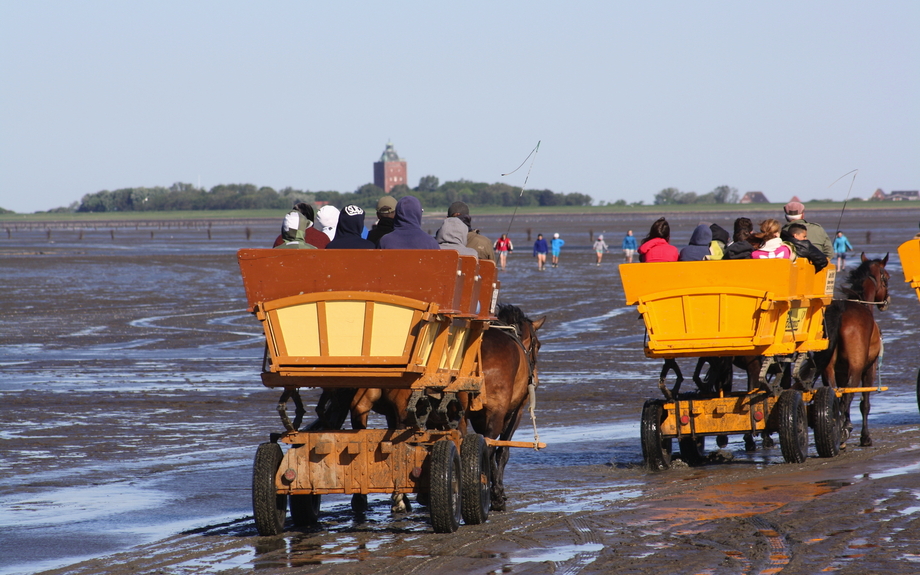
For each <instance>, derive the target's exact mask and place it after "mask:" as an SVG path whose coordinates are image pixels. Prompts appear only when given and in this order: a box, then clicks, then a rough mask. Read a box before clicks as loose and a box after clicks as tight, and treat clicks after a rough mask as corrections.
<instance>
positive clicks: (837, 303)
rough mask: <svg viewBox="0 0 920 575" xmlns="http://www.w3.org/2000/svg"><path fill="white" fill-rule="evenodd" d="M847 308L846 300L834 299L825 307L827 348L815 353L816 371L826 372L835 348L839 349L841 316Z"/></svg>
mask: <svg viewBox="0 0 920 575" xmlns="http://www.w3.org/2000/svg"><path fill="white" fill-rule="evenodd" d="M845 308H846V302H845V301H841V300H834V301H832V302H831V305H829V306H828V307H826V308H825V309H824V335H825V336H827V349H825V350H824V351H819V352H816V353H815V356H814V359H815V368H816V373H824V370H825V369H826V368H827V366H828V364H829V363H830V362H831V356H833V355H834V350H835V349H837V342H838V341H839V340H840V318H841V316H843V311H844V309H845Z"/></svg>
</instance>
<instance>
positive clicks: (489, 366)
mask: <svg viewBox="0 0 920 575" xmlns="http://www.w3.org/2000/svg"><path fill="white" fill-rule="evenodd" d="M496 316H497V317H498V322H493V324H494V325H495V326H496V327H492V328H490V329H488V330H486V331H485V333H484V334H483V336H482V371H483V384H482V385H483V394H482V395H483V396H484V399H483V409H481V410H479V411H467V412H466V413H467V418H468V419H469V422H470V424H471V425H472V426H473V430H474V431H476V433H479V434H482V435H483V436H485V437H487V438H489V439H500V440H502V441H508V440H510V439H511V437H512V436H513V435H514V432H515V430H517V428H518V425H519V424H520V422H521V416H522V415H523V413H524V410H525V409H526V407H527V405H528V404H529V403H530V401H531V393H532V392H533V390H535V389H536V386H537V383H538V378H537V352H538V351H539V350H540V341H539V340H538V339H537V330H538V329H540V328H541V327H543V323H544V322H545V321H546V317H542V318H540V319H538V320H535V321H534V320H531V319H529V318H528V317H527V316H525V315H524V312H522V311H521V310H520V308H518V307H516V306H513V305H508V304H500V305H499V307H498V313H497V314H496ZM501 327H504V328H506V329H498V328H501ZM509 455H510V448H509V447H504V446H499V447H495V446H489V462H490V466H491V473H492V484H491V489H490V491H491V499H492V505H491V508H492V510H493V511H504V510H505V502H506V501H507V497H506V496H505V483H504V475H505V465H507V463H508V457H509Z"/></svg>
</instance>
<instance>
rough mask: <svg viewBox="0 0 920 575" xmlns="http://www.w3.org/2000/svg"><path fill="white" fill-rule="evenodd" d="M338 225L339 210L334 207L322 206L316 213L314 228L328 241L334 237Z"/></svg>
mask: <svg viewBox="0 0 920 575" xmlns="http://www.w3.org/2000/svg"><path fill="white" fill-rule="evenodd" d="M338 225H339V209H338V208H336V207H335V206H323V207H321V208H320V209H319V210H318V211H317V212H316V223H315V226H316V227H317V228H319V230H320V231H321V232H323V233H324V234H326V235H327V236H328V237H329V239H330V240H331V239H332V238H334V237H335V228H336V227H337V226H338Z"/></svg>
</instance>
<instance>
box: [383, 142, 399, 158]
mask: <svg viewBox="0 0 920 575" xmlns="http://www.w3.org/2000/svg"><path fill="white" fill-rule="evenodd" d="M380 161H381V162H398V161H400V160H399V154H397V153H396V150H395V149H393V142H387V149H386V150H384V151H383V153H382V154H380Z"/></svg>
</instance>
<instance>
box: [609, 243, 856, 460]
mask: <svg viewBox="0 0 920 575" xmlns="http://www.w3.org/2000/svg"><path fill="white" fill-rule="evenodd" d="M620 277H621V279H622V282H623V287H624V290H625V293H626V303H627V304H628V305H636V306H637V309H638V311H639V313H640V314H641V315H642V319H643V320H644V322H645V327H646V334H647V337H646V342H645V354H646V356H648V357H654V358H662V359H668V358H677V357H697V358H699V357H728V356H761V357H762V358H763V368H762V370H761V373H760V382H759V383H760V385H759V387H757V388H756V389H749V390H747V391H742V392H724V391H722V390H721V389H720V390H719V391H718V392H716V393H701V392H690V393H683V394H678V393H674V394H671V393H669V392H668V390H667V389H666V388H664V387H663V388H662V391H664V392H665V399H664V400H660V399H650V400H648V401H647V402H646V403H645V405H644V407H643V410H642V428H641V441H642V451H643V455H644V458H645V462H646V465H647V466H648V467H649V468H650V469H651V470H653V471H658V470H661V469H666V468H668V467H669V466H670V461H671V442H672V440H673V439H676V440H678V445H679V446H680V451H681V455H682V457H683V458H684V460H686V461H688V462H689V463H691V464H694V463H697V462H699V461H701V460H702V457H703V454H702V446H703V438H705V437H707V436H713V435H715V436H720V435H730V434H739V433H744V434H757V433H761V432H764V431H766V432H778V433H779V437H780V447H781V449H782V453H783V458H784V459H785V460H786V461H787V462H802V461H804V460H805V457H806V454H807V449H808V426H809V425H811V426H812V427H813V428H814V431H815V445H816V448H817V450H818V454H819V455H821V456H822V457H830V456H834V455H836V454H837V453H838V451H839V436H840V429H839V422H838V420H837V416H836V414H837V411H838V407H837V405H838V401H839V397H840V395H841V394H842V393H845V392H846V393H855V392H861V391H866V390H865V389H864V388H857V389H847V390H843V389H835V388H831V387H818V388H812V382H813V380H814V377H813V373H810V374H809V373H807V372H808V367H809V358H808V354H809V352H814V351H820V350H823V349H826V348H827V339H826V337H825V335H824V327H823V318H824V307H825V306H827V305H829V304H830V301H831V298H832V295H833V290H834V277H835V268H834V266H828V267H827V268H825V269H823V270H821V271H820V272H815V269H814V266H812V265H811V264H810V263H809V262H807V261H805V260H803V259H799V260H797V261H796V262H791V261H789V260H783V259H776V260H723V261H703V262H673V263H642V264H623V265H621V266H620ZM778 362H779V363H786V364H791V365H790V366H789V371H790V372H791V379H792V381H793V383H794V385H792V386H791V387H790V388H789V389H781V388H780V385H779V383H780V378H779V377H774V378H773V379H769V373H770V372H769V370H770V368H771V366H775V365H776V364H777V363H778ZM872 390H873V391H874V388H873V389H872Z"/></svg>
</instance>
